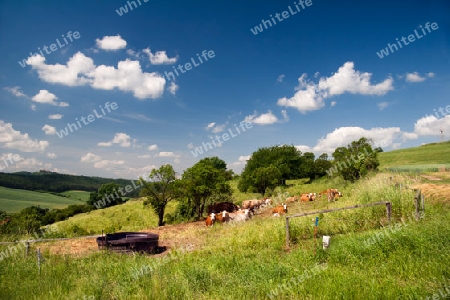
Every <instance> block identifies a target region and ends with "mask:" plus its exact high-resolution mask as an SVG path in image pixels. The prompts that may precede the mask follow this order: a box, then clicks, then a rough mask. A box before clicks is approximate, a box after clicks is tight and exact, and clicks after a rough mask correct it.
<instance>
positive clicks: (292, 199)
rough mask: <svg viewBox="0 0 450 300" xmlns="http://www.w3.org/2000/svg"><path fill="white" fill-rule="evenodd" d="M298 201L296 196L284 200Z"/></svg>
mask: <svg viewBox="0 0 450 300" xmlns="http://www.w3.org/2000/svg"><path fill="white" fill-rule="evenodd" d="M296 201H298V197H297V196H293V197H289V198H287V199H286V202H296Z"/></svg>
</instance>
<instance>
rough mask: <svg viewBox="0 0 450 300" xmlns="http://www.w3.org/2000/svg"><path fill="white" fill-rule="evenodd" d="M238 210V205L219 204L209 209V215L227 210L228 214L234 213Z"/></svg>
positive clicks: (212, 205)
mask: <svg viewBox="0 0 450 300" xmlns="http://www.w3.org/2000/svg"><path fill="white" fill-rule="evenodd" d="M238 209H239V207H238V206H237V205H236V204H233V203H231V202H219V203H215V204H211V205H209V206H208V208H207V211H208V214H211V213H215V214H218V213H220V212H222V211H224V210H226V211H227V212H234V211H236V210H238Z"/></svg>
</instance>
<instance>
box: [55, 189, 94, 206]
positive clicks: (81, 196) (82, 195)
mask: <svg viewBox="0 0 450 300" xmlns="http://www.w3.org/2000/svg"><path fill="white" fill-rule="evenodd" d="M60 194H62V195H66V196H68V197H69V198H70V199H72V200H80V201H82V202H86V201H88V200H89V196H90V194H91V193H90V192H86V191H66V192H62V193H60ZM80 204H81V203H80Z"/></svg>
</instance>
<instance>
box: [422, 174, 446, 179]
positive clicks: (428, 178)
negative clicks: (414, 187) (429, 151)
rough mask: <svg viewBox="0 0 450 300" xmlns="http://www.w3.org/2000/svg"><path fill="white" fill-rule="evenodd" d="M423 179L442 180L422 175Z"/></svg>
mask: <svg viewBox="0 0 450 300" xmlns="http://www.w3.org/2000/svg"><path fill="white" fill-rule="evenodd" d="M422 177H423V178H426V179H428V180H442V178H439V177H435V176H430V175H422Z"/></svg>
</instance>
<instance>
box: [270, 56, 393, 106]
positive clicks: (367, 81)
mask: <svg viewBox="0 0 450 300" xmlns="http://www.w3.org/2000/svg"><path fill="white" fill-rule="evenodd" d="M316 75H318V74H317V73H316ZM306 77H307V74H306V73H304V74H302V75H301V76H300V77H299V78H298V82H299V85H298V86H297V87H296V88H295V90H296V91H297V92H296V93H295V94H294V96H292V97H291V98H288V97H283V98H280V99H278V102H277V104H278V105H280V106H285V107H293V108H296V109H297V110H299V111H300V112H301V113H306V112H308V111H314V110H319V109H321V108H323V107H324V106H325V104H324V99H326V98H329V97H332V96H336V95H341V94H344V93H350V94H361V95H379V96H381V95H384V94H386V93H387V92H389V91H391V90H393V89H394V88H393V82H394V80H393V79H392V77H388V78H386V79H385V80H384V81H382V82H380V83H378V84H372V83H371V77H372V74H371V73H368V72H360V71H356V70H355V69H354V63H353V62H346V63H344V65H342V66H341V67H340V68H339V69H338V71H337V72H336V73H334V74H333V75H332V76H330V77H322V78H320V80H319V83H317V84H316V83H314V82H312V81H311V80H307V79H306ZM334 104H336V102H332V106H334Z"/></svg>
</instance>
